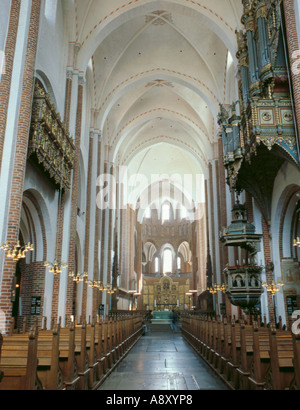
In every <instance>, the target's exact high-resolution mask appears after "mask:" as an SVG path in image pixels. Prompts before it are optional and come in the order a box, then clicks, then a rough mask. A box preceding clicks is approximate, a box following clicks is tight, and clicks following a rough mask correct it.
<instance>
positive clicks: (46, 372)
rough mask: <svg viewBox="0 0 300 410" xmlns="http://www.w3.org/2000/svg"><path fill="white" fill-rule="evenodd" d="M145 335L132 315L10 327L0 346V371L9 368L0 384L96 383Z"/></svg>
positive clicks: (81, 386) (64, 386)
mask: <svg viewBox="0 0 300 410" xmlns="http://www.w3.org/2000/svg"><path fill="white" fill-rule="evenodd" d="M53 326H54V325H53ZM51 327H52V326H51ZM24 330H25V329H24ZM141 335H142V321H141V318H140V317H133V316H131V317H124V318H122V319H121V320H119V319H117V320H115V321H112V320H110V321H109V322H97V323H95V322H94V321H93V322H92V323H91V324H88V325H87V324H86V323H85V322H84V323H82V324H80V325H79V324H77V325H75V323H74V322H72V323H71V325H70V326H69V327H66V328H61V327H60V325H59V324H58V325H55V326H54V327H53V329H51V330H46V327H44V329H42V330H40V331H39V332H38V331H37V327H34V331H33V330H31V331H30V332H29V333H26V332H25V333H21V334H15V333H12V334H11V336H8V337H7V338H5V341H6V343H4V349H2V350H3V352H4V353H5V354H4V355H3V354H2V360H1V363H0V371H1V370H2V369H4V368H5V372H4V379H5V383H1V385H0V389H1V388H3V389H6V388H7V385H10V386H11V389H13V390H15V389H17V390H19V389H29V390H32V389H34V388H39V389H45V390H54V389H65V390H71V389H72V390H74V389H82V390H87V389H96V388H98V386H99V385H100V384H101V382H102V381H103V379H104V378H105V377H106V374H108V372H110V371H111V370H112V368H113V367H114V366H115V365H116V364H117V363H118V362H119V361H120V360H121V359H122V358H123V357H124V355H126V353H127V352H128V350H129V349H131V347H132V346H133V345H134V343H135V342H136V341H137V340H138V339H139V337H140V336H141ZM8 346H10V347H9V348H8ZM7 352H8V353H7ZM7 357H8V358H7ZM29 365H30V369H31V370H30V371H29V370H28V369H29ZM8 369H10V375H11V376H10V379H9V382H8V383H7V380H8V376H9V372H8ZM13 369H14V371H12V370H13ZM2 371H4V370H2ZM34 375H35V377H33V376H34ZM29 376H31V379H30V377H29ZM12 380H14V381H13V382H12Z"/></svg>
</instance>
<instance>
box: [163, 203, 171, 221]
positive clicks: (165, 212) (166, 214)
mask: <svg viewBox="0 0 300 410" xmlns="http://www.w3.org/2000/svg"><path fill="white" fill-rule="evenodd" d="M169 219H170V206H169V205H168V204H164V205H163V206H162V220H163V221H168V220H169Z"/></svg>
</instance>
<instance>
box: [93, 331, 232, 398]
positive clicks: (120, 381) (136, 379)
mask: <svg viewBox="0 0 300 410" xmlns="http://www.w3.org/2000/svg"><path fill="white" fill-rule="evenodd" d="M99 390H114V391H118V390H228V387H227V386H226V385H225V384H224V383H223V382H222V381H221V380H220V379H219V378H218V377H217V376H216V375H215V373H214V372H213V370H211V369H210V367H209V366H208V365H207V364H206V363H205V362H203V361H202V360H201V359H200V358H199V356H198V355H197V354H196V353H195V352H194V350H193V349H192V347H191V346H190V345H189V344H188V343H187V342H186V341H185V340H184V338H183V337H182V335H181V332H178V333H177V332H176V333H174V334H173V333H172V332H171V331H169V330H165V331H163V332H161V331H151V332H148V333H146V335H145V336H143V337H142V338H141V339H140V340H139V341H138V343H137V344H136V345H135V346H134V347H133V349H132V350H131V351H130V352H129V353H128V355H127V356H126V357H125V358H124V359H123V360H122V362H121V363H119V365H118V366H117V367H116V369H115V370H114V371H113V373H112V374H111V375H110V376H109V377H108V378H107V379H106V380H105V381H104V383H103V384H102V386H101V387H100V388H99Z"/></svg>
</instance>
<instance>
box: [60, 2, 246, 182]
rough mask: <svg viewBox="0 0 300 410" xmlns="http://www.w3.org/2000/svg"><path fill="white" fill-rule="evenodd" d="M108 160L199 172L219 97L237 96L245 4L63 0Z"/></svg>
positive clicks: (209, 150)
mask: <svg viewBox="0 0 300 410" xmlns="http://www.w3.org/2000/svg"><path fill="white" fill-rule="evenodd" d="M65 11H66V12H67V13H66V15H68V21H69V28H70V30H71V31H72V37H73V38H74V41H75V42H76V43H78V44H79V52H78V56H77V66H78V69H79V70H80V71H83V72H85V73H86V78H87V80H88V87H89V89H90V95H91V106H92V107H93V109H94V110H95V112H97V121H96V127H97V128H99V129H101V131H102V135H103V138H104V141H105V145H106V146H108V147H109V158H107V159H108V160H110V161H114V162H115V163H116V164H118V165H127V166H129V168H130V172H131V173H135V172H141V170H143V172H145V173H147V172H148V173H149V172H155V166H156V165H157V169H159V172H166V173H169V174H170V173H171V172H176V171H178V169H179V170H180V172H182V173H186V172H188V173H191V172H194V173H203V174H206V172H207V164H208V161H210V160H211V159H213V158H215V156H216V141H217V122H216V116H217V113H218V110H219V103H225V104H229V103H231V102H232V101H233V100H234V99H236V97H237V90H236V68H237V62H236V57H235V54H236V35H235V30H236V29H240V16H241V13H242V2H241V0H201V1H198V2H197V1H193V0H172V1H171V0H132V1H128V0H101V1H100V0H74V1H72V0H67V1H65Z"/></svg>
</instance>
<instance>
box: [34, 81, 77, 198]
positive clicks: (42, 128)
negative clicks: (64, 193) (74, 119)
mask: <svg viewBox="0 0 300 410" xmlns="http://www.w3.org/2000/svg"><path fill="white" fill-rule="evenodd" d="M74 151H75V147H74V144H73V141H72V139H71V137H70V135H69V132H68V130H67V129H66V126H65V124H64V122H63V121H62V120H61V117H60V114H58V113H57V112H56V108H55V106H54V104H52V102H51V98H50V96H49V94H48V93H47V92H46V91H45V90H44V88H43V87H42V85H41V84H40V83H39V82H38V81H37V82H36V84H35V90H34V99H33V106H32V119H31V129H30V136H29V145H28V158H29V160H30V161H31V162H33V163H35V164H37V165H39V168H40V169H41V170H42V171H43V173H44V174H45V175H46V176H47V177H48V178H49V179H50V180H52V181H53V182H54V184H55V185H56V186H58V187H60V188H62V189H64V190H69V189H70V186H71V172H72V168H73V161H74Z"/></svg>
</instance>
